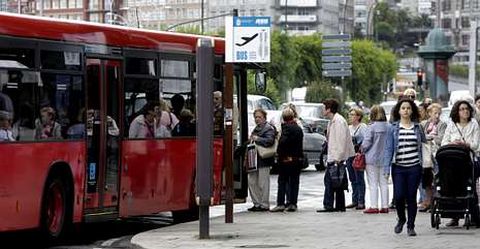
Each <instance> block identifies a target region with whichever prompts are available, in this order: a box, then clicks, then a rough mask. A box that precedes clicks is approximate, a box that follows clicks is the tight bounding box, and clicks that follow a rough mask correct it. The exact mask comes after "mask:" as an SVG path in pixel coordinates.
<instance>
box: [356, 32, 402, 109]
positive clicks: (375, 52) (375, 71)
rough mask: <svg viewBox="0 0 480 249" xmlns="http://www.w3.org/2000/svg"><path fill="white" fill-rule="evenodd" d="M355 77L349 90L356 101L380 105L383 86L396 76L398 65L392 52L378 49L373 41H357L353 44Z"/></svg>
mask: <svg viewBox="0 0 480 249" xmlns="http://www.w3.org/2000/svg"><path fill="white" fill-rule="evenodd" d="M352 64H353V65H352V66H353V76H352V79H351V80H350V82H348V84H347V90H348V92H349V93H350V97H351V99H352V100H354V101H358V100H363V101H364V102H365V103H367V104H371V103H378V102H379V101H380V100H381V98H382V96H383V95H382V92H381V89H382V86H381V84H384V86H385V85H386V81H387V80H388V79H391V78H393V77H394V76H395V72H396V69H397V63H396V58H395V55H394V54H392V53H391V52H390V51H387V50H384V49H381V48H378V47H376V46H375V44H374V43H373V42H371V41H367V40H355V41H353V43H352Z"/></svg>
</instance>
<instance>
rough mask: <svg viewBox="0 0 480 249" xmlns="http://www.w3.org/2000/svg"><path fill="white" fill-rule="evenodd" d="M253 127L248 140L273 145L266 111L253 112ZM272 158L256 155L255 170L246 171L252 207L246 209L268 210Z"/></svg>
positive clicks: (271, 128)
mask: <svg viewBox="0 0 480 249" xmlns="http://www.w3.org/2000/svg"><path fill="white" fill-rule="evenodd" d="M253 117H254V118H255V124H256V125H257V126H255V128H254V129H253V131H252V134H251V135H250V142H251V143H253V142H254V143H256V144H258V145H261V146H264V147H270V146H273V144H274V143H275V133H276V130H275V127H274V126H273V125H271V124H269V123H268V122H267V112H266V111H265V110H263V109H261V108H259V109H256V110H255V111H254V112H253ZM273 163H274V158H273V157H271V158H261V157H260V156H259V155H257V167H258V169H257V170H256V171H253V172H250V173H248V189H249V192H250V197H251V198H252V202H253V207H251V208H249V209H248V211H268V210H270V202H269V198H270V166H272V165H273Z"/></svg>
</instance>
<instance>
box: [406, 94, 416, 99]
mask: <svg viewBox="0 0 480 249" xmlns="http://www.w3.org/2000/svg"><path fill="white" fill-rule="evenodd" d="M407 98H409V99H415V95H407Z"/></svg>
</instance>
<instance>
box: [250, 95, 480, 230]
mask: <svg viewBox="0 0 480 249" xmlns="http://www.w3.org/2000/svg"><path fill="white" fill-rule="evenodd" d="M416 97H417V96H416V92H415V90H413V89H407V90H406V91H405V92H404V93H403V95H402V96H400V97H399V99H398V101H397V103H396V105H395V106H394V107H393V109H392V112H391V115H390V120H387V115H386V113H385V110H384V109H383V107H382V106H380V105H374V106H372V107H371V108H370V109H369V111H370V113H369V119H368V120H369V121H368V125H367V124H366V122H365V123H364V122H363V119H364V117H363V116H364V113H363V111H362V109H360V108H352V109H350V110H349V112H348V115H349V121H350V122H349V123H350V124H348V123H347V120H346V119H345V118H344V117H342V115H340V113H339V111H340V110H339V108H340V105H339V103H338V102H337V101H336V100H335V99H327V100H325V101H323V104H324V105H325V110H324V113H323V115H324V116H325V117H327V118H328V119H329V120H330V122H329V125H328V128H327V133H326V139H327V146H326V149H327V165H326V171H325V175H324V185H325V192H324V199H323V208H322V209H319V210H317V212H322V213H323V212H327V213H328V212H345V211H346V209H348V208H355V209H357V210H363V213H365V214H379V213H389V211H390V210H392V209H396V214H397V223H396V224H395V226H394V232H395V233H397V234H399V233H401V232H402V230H403V227H404V225H405V224H406V225H407V234H408V235H409V236H416V231H415V219H416V215H417V211H420V212H429V211H430V209H431V208H432V196H433V192H434V189H433V184H434V175H435V174H436V171H437V168H436V161H435V154H436V152H437V150H438V149H439V148H440V147H441V146H444V145H449V144H456V145H462V146H466V147H468V148H470V149H471V150H472V151H473V152H474V155H475V157H478V156H479V152H480V129H479V122H480V95H479V96H477V97H476V98H475V100H474V101H473V99H472V100H470V101H469V100H468V99H462V100H459V101H457V102H456V103H455V104H454V105H453V107H452V109H451V113H450V119H449V121H448V122H444V121H442V120H440V115H441V113H442V106H441V105H440V104H438V103H432V100H431V99H429V98H425V99H424V100H423V102H421V103H420V104H419V105H417V104H416V103H415V100H416ZM473 102H474V104H473ZM254 118H255V122H256V125H257V126H256V127H255V129H254V130H253V132H252V134H251V136H250V142H251V143H255V144H258V145H260V146H265V147H269V146H273V144H274V142H275V139H276V137H277V139H278V138H279V143H278V147H277V150H276V152H277V157H278V167H279V176H278V193H277V201H276V202H277V203H276V204H277V205H276V206H275V207H274V208H272V209H270V207H269V201H268V200H269V185H270V183H269V176H268V175H269V170H268V169H269V166H272V164H273V163H274V162H273V157H271V158H261V157H260V156H259V155H257V159H258V165H259V168H258V170H257V171H254V172H251V173H249V190H250V196H251V198H252V201H253V204H254V206H253V207H251V208H249V211H270V212H283V211H296V210H297V198H298V191H299V175H300V168H301V166H300V163H301V161H302V157H303V154H302V138H303V133H302V129H301V128H300V127H299V124H297V123H298V122H297V121H298V116H297V114H296V111H295V107H294V106H292V105H289V106H287V107H286V108H285V109H284V110H283V111H282V124H281V126H275V125H272V124H270V123H269V122H267V117H266V112H265V111H264V110H262V109H257V110H255V112H254ZM357 153H363V154H364V155H365V162H366V163H365V164H366V166H365V169H364V170H357V169H355V168H354V167H353V166H352V163H353V160H354V157H355V156H356V155H357ZM474 159H475V158H472V161H473V160H474ZM347 172H348V178H347ZM365 174H366V178H367V182H368V185H369V194H370V200H369V201H370V202H369V203H368V204H367V203H366V202H365V192H366V184H365V180H364V179H365ZM390 177H391V179H392V182H393V200H392V202H391V203H390V205H389V190H388V181H389V179H390ZM347 179H348V180H349V181H350V185H351V186H352V202H351V203H350V204H349V205H346V204H345V194H344V191H345V190H348V182H347ZM475 180H476V181H477V184H476V185H478V179H475ZM477 191H478V187H477V189H476V190H475V191H474V204H473V205H471V207H470V209H471V214H472V219H471V221H470V224H469V225H470V226H475V225H476V226H477V227H478V226H479V225H480V216H479V210H478V194H477ZM417 193H420V194H419V196H420V198H419V200H418V203H417V195H418V194H417ZM379 199H380V202H379ZM446 225H447V226H458V225H459V221H458V219H451V220H450V221H449V222H448V223H447V224H446Z"/></svg>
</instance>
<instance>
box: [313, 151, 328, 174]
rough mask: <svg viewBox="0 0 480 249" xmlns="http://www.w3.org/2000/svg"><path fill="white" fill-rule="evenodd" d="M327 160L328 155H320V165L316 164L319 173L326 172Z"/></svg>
mask: <svg viewBox="0 0 480 249" xmlns="http://www.w3.org/2000/svg"><path fill="white" fill-rule="evenodd" d="M326 160H327V157H326V155H324V154H321V155H320V163H318V164H315V169H317V171H324V170H325V165H326V162H325V161H326Z"/></svg>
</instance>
